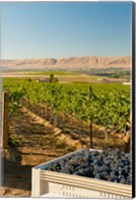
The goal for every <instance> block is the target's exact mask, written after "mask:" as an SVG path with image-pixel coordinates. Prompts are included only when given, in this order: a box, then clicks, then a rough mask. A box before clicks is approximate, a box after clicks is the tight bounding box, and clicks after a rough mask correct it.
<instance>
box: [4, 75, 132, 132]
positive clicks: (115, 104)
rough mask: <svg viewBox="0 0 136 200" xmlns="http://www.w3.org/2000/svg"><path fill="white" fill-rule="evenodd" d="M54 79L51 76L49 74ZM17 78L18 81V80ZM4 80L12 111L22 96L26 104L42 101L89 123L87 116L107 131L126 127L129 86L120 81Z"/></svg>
mask: <svg viewBox="0 0 136 200" xmlns="http://www.w3.org/2000/svg"><path fill="white" fill-rule="evenodd" d="M50 78H51V79H54V75H51V76H50ZM18 81H19V80H18ZM18 81H17V80H16V81H15V83H13V82H12V83H10V84H9V83H7V82H5V84H4V88H6V89H7V90H9V94H10V110H11V112H15V111H16V109H18V107H20V106H21V99H22V97H23V98H24V97H25V98H27V99H28V100H29V102H30V104H33V105H34V104H37V103H42V104H45V105H46V106H48V107H50V108H51V109H52V110H53V111H54V115H57V114H59V113H62V114H63V115H71V116H74V117H76V118H77V119H80V120H84V121H87V122H89V121H90V119H91V120H93V122H94V123H96V124H98V125H103V126H105V127H106V129H107V130H116V131H121V132H122V133H123V132H124V131H125V129H126V123H127V122H129V117H130V86H128V85H122V84H102V83H97V84H91V85H89V84H56V83H54V82H51V83H38V84H37V83H36V82H33V81H27V80H24V82H22V83H18Z"/></svg>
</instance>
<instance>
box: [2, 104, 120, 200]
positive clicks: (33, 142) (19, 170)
mask: <svg viewBox="0 0 136 200" xmlns="http://www.w3.org/2000/svg"><path fill="white" fill-rule="evenodd" d="M71 125H75V127H76V130H77V125H76V123H73V121H72V124H71ZM79 129H80V128H79ZM73 130H74V129H73ZM71 133H72V132H71ZM94 133H95V134H94V137H93V140H94V147H95V148H98V149H99V148H100V147H102V145H103V143H104V134H103V130H100V128H99V131H98V130H97V128H95V129H94ZM10 134H11V136H12V140H13V141H15V142H16V143H17V145H16V146H14V147H11V146H10V147H9V149H8V150H7V151H5V156H4V158H5V159H4V162H3V163H4V167H3V168H4V176H3V178H4V187H2V188H0V196H4V197H12V196H16V197H28V196H31V169H32V167H33V166H36V165H39V164H41V163H44V162H47V161H49V160H52V159H54V158H57V157H60V156H62V155H64V154H67V153H69V152H72V151H74V150H75V149H79V148H81V146H83V144H82V145H81V143H80V142H79V141H80V139H82V140H81V141H83V139H84V140H85V141H84V144H87V143H86V142H87V140H89V137H85V138H80V137H79V136H78V139H79V140H77V138H76V139H75V140H74V139H72V138H71V137H70V135H71V134H69V135H68V134H64V133H63V131H62V129H60V128H58V127H55V126H54V125H52V124H50V123H49V122H47V121H46V120H44V119H43V118H42V117H39V116H37V115H36V114H34V113H33V112H30V111H29V110H27V109H24V108H23V109H22V110H21V111H20V112H19V113H18V114H17V115H16V116H13V117H12V118H11V119H10ZM109 143H110V144H111V146H114V145H115V144H114V141H113V138H112V135H111V136H110V138H109ZM117 143H118V145H122V143H120V142H119V141H118V142H117Z"/></svg>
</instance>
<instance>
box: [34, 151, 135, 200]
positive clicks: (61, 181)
mask: <svg viewBox="0 0 136 200" xmlns="http://www.w3.org/2000/svg"><path fill="white" fill-rule="evenodd" d="M77 152H79V151H75V152H73V153H70V154H67V155H65V156H62V157H59V158H57V159H54V160H52V161H50V162H46V163H43V164H41V165H38V166H36V167H33V168H32V197H56V198H61V197H62V198H104V199H105V198H108V199H109V198H112V199H117V198H118V199H130V198H132V186H131V185H125V184H121V183H114V182H109V181H104V180H98V179H94V178H87V177H82V176H77V175H71V174H64V173H60V172H54V171H48V170H44V169H45V168H46V167H48V165H50V164H52V163H54V162H56V161H58V160H61V159H63V158H65V157H67V156H69V155H72V154H76V153H77Z"/></svg>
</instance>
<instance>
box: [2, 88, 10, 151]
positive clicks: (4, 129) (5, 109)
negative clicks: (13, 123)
mask: <svg viewBox="0 0 136 200" xmlns="http://www.w3.org/2000/svg"><path fill="white" fill-rule="evenodd" d="M8 128H9V127H8V92H7V91H4V92H3V93H2V140H1V146H2V149H7V148H8Z"/></svg>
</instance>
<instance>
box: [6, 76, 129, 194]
mask: <svg viewBox="0 0 136 200" xmlns="http://www.w3.org/2000/svg"><path fill="white" fill-rule="evenodd" d="M37 75H38V74H37ZM49 75H50V73H49ZM49 75H46V76H47V77H49ZM57 75H58V77H60V79H59V82H58V83H54V82H40V81H39V82H36V79H35V78H30V77H29V78H4V79H3V90H7V91H8V93H9V136H10V137H9V150H8V151H7V152H6V158H5V174H4V176H5V183H4V184H5V189H4V190H3V194H4V195H7V196H8V195H13V196H14V195H15V196H29V195H30V190H31V174H30V173H31V167H32V166H35V165H38V164H40V163H42V162H46V161H48V160H51V159H53V158H56V157H59V156H61V155H64V154H66V153H68V152H71V151H73V150H75V149H80V148H89V147H90V145H91V146H92V147H93V148H96V149H107V148H111V149H114V148H116V147H118V148H119V149H121V150H124V148H125V143H124V137H125V134H126V132H127V131H128V130H129V128H128V125H127V124H129V123H130V86H129V85H122V84H121V83H116V84H114V83H101V82H99V81H97V78H98V77H96V76H92V79H91V80H92V81H90V82H89V83H88V81H86V84H84V80H85V79H86V80H87V78H88V80H90V79H89V76H87V77H85V76H84V77H83V75H82V77H80V79H79V75H78V74H73V75H72V74H68V75H65V76H64V74H57ZM57 75H55V77H57ZM68 76H69V80H68V81H67V77H68ZM80 76H81V75H80ZM58 77H57V78H58ZM75 77H77V79H76V78H75ZM70 78H71V80H70ZM61 79H64V81H60V80H61ZM73 80H74V81H73ZM63 82H65V83H63ZM73 82H76V83H73ZM11 166H13V168H12V167H11ZM14 171H16V173H14ZM11 174H12V175H11ZM17 183H18V184H17Z"/></svg>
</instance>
